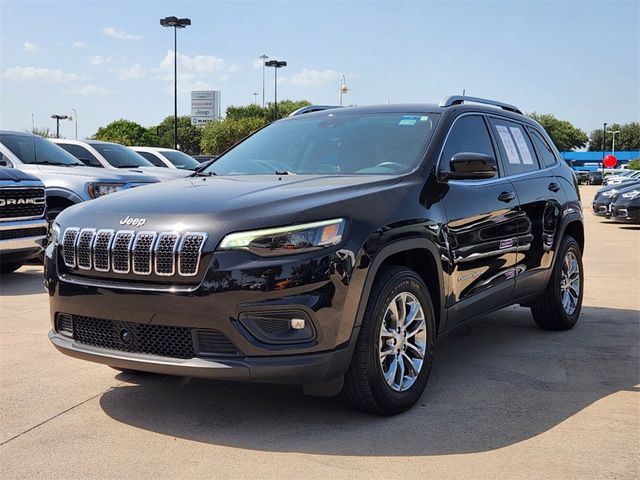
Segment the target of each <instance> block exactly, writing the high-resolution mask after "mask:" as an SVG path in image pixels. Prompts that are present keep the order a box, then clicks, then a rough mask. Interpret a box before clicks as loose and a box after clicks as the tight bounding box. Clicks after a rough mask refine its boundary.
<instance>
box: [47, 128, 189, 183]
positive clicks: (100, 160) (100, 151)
mask: <svg viewBox="0 0 640 480" xmlns="http://www.w3.org/2000/svg"><path fill="white" fill-rule="evenodd" d="M51 141H52V142H54V143H55V144H56V145H58V146H59V147H61V148H63V149H64V150H66V151H67V152H69V153H70V154H71V155H73V156H74V157H76V158H77V159H78V160H80V161H81V162H82V163H84V164H85V165H87V166H90V167H97V168H107V169H111V170H129V171H133V172H140V173H145V174H147V175H153V176H154V177H156V178H157V179H159V180H160V181H166V180H174V179H176V178H182V177H186V176H187V175H189V173H190V172H186V171H184V172H183V171H179V170H169V169H168V168H160V167H156V166H154V165H153V164H152V163H151V162H149V161H148V160H146V159H145V158H144V157H142V156H140V155H138V154H137V153H136V152H134V151H133V150H131V149H130V148H127V147H125V146H124V145H120V144H117V143H111V142H101V141H98V140H69V139H67V138H53V139H51Z"/></svg>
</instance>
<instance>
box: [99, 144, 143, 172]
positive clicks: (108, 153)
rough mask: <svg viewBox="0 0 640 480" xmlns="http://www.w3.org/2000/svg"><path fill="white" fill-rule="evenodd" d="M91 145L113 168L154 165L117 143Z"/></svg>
mask: <svg viewBox="0 0 640 480" xmlns="http://www.w3.org/2000/svg"><path fill="white" fill-rule="evenodd" d="M90 145H91V146H92V147H93V148H95V149H96V150H97V151H98V152H99V153H100V154H101V155H102V156H103V157H104V158H105V160H106V161H107V162H109V165H111V166H112V167H116V168H133V167H153V164H152V163H151V162H150V161H149V160H147V159H146V158H144V157H142V156H141V155H138V154H137V153H136V152H134V151H133V150H131V149H130V148H127V147H123V146H122V145H117V144H115V143H91V144H90Z"/></svg>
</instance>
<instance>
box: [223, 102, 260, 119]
mask: <svg viewBox="0 0 640 480" xmlns="http://www.w3.org/2000/svg"><path fill="white" fill-rule="evenodd" d="M267 113H268V110H267V109H266V108H262V107H261V106H260V105H253V104H251V105H242V106H240V107H236V106H234V105H230V106H229V107H227V117H226V118H227V120H239V119H241V118H267Z"/></svg>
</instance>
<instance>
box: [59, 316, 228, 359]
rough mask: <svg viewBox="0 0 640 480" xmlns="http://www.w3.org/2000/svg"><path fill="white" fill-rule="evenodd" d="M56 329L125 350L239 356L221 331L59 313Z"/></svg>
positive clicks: (94, 343)
mask: <svg viewBox="0 0 640 480" xmlns="http://www.w3.org/2000/svg"><path fill="white" fill-rule="evenodd" d="M56 331H57V332H58V333H61V334H63V335H66V336H70V337H71V338H73V339H74V340H75V341H76V342H78V343H82V344H85V345H92V346H94V347H100V348H108V349H111V350H119V351H123V352H135V353H146V354H150V355H160V356H162V357H172V358H193V357H196V356H238V355H240V352H239V351H238V349H237V348H236V347H235V345H234V344H233V343H231V341H230V340H229V339H228V338H227V337H226V336H225V335H224V334H223V333H221V332H219V331H217V330H197V329H192V328H188V327H178V326H171V325H152V324H147V323H133V322H121V321H117V320H106V319H103V318H95V317H86V316H83V315H70V314H67V313H59V314H58V315H57V316H56Z"/></svg>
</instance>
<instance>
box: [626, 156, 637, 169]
mask: <svg viewBox="0 0 640 480" xmlns="http://www.w3.org/2000/svg"><path fill="white" fill-rule="evenodd" d="M627 168H628V169H629V170H640V157H638V158H634V159H633V160H629V163H627Z"/></svg>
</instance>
